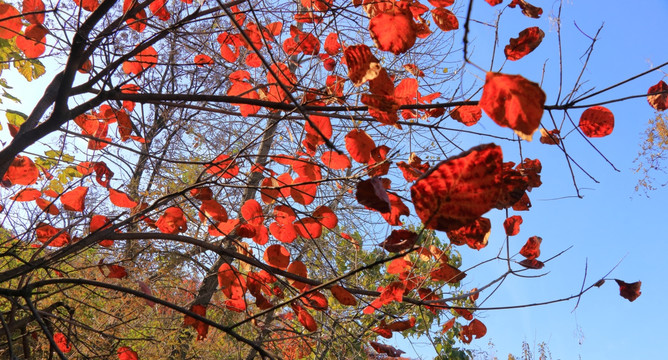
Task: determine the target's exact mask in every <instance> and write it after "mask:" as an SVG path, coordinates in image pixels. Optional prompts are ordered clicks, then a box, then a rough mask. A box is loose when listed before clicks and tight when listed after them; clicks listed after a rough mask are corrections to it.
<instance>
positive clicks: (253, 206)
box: [241, 199, 264, 226]
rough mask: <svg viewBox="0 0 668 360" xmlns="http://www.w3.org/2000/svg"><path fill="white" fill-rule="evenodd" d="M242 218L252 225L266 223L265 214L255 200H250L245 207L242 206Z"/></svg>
mask: <svg viewBox="0 0 668 360" xmlns="http://www.w3.org/2000/svg"><path fill="white" fill-rule="evenodd" d="M241 216H243V217H244V219H246V221H248V223H249V224H251V225H255V226H258V225H261V224H262V222H264V214H263V213H262V206H260V203H258V202H257V200H255V199H248V200H247V201H246V202H245V203H244V204H243V206H241Z"/></svg>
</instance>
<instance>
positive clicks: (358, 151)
mask: <svg viewBox="0 0 668 360" xmlns="http://www.w3.org/2000/svg"><path fill="white" fill-rule="evenodd" d="M345 140H346V149H347V150H348V153H349V154H350V157H351V158H353V160H355V161H357V162H358V163H361V164H366V163H368V162H369V160H371V150H373V149H374V148H375V147H376V144H375V143H374V141H373V139H372V138H371V136H369V134H367V133H366V131H364V130H360V129H353V130H351V131H350V132H349V133H348V134H347V135H346V137H345Z"/></svg>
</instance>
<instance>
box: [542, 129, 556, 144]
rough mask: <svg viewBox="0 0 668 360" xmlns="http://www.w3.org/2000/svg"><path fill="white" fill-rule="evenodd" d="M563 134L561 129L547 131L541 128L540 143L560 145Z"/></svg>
mask: <svg viewBox="0 0 668 360" xmlns="http://www.w3.org/2000/svg"><path fill="white" fill-rule="evenodd" d="M560 133H561V132H560V131H559V129H554V130H549V131H548V130H546V129H545V128H540V143H541V144H547V145H559V144H560V143H561V137H560V136H559V134H560Z"/></svg>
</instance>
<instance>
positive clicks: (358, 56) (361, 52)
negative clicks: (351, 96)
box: [343, 45, 382, 86]
mask: <svg viewBox="0 0 668 360" xmlns="http://www.w3.org/2000/svg"><path fill="white" fill-rule="evenodd" d="M343 54H344V56H345V60H346V65H347V66H348V78H349V79H350V81H352V83H353V85H355V86H360V85H362V84H364V83H365V82H367V81H369V80H373V79H375V78H376V76H378V74H379V73H380V70H381V69H382V67H381V66H380V63H379V61H378V59H377V58H376V57H375V56H373V54H371V49H369V47H368V46H366V45H354V46H349V47H347V48H345V50H344V51H343Z"/></svg>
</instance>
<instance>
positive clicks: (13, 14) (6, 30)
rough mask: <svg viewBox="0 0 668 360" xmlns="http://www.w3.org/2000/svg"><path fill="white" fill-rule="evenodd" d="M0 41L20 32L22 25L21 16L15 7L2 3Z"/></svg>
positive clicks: (0, 5)
mask: <svg viewBox="0 0 668 360" xmlns="http://www.w3.org/2000/svg"><path fill="white" fill-rule="evenodd" d="M0 19H2V20H0V39H6V40H9V39H11V38H13V37H14V36H16V35H17V34H18V33H19V32H21V28H22V27H23V23H22V22H21V14H20V13H19V11H18V10H16V8H15V7H13V6H11V5H9V4H5V3H2V4H0Z"/></svg>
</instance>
